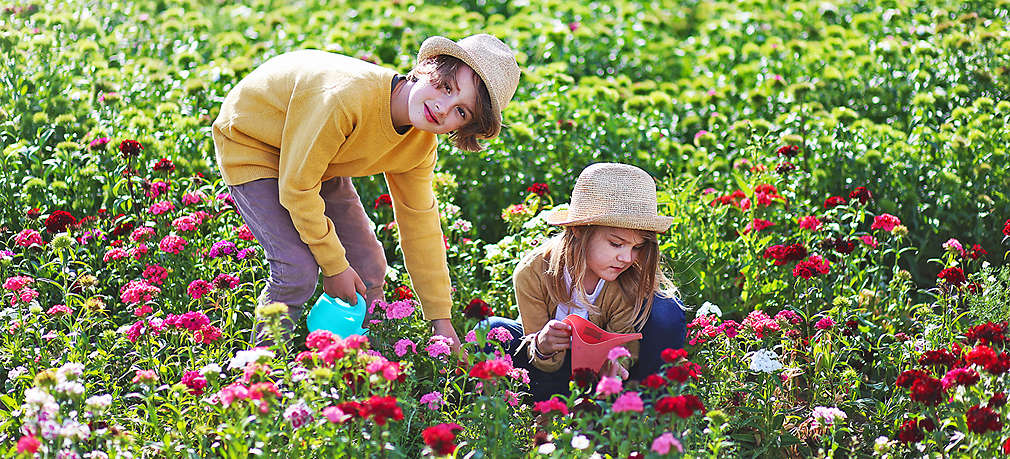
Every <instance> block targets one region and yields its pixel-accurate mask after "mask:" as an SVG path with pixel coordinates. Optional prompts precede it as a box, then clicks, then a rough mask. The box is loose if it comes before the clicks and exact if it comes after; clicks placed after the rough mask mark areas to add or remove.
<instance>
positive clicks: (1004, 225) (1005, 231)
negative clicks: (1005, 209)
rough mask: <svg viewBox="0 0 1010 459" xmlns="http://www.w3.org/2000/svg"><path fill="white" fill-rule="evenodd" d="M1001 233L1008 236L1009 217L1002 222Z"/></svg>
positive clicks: (1009, 231)
mask: <svg viewBox="0 0 1010 459" xmlns="http://www.w3.org/2000/svg"><path fill="white" fill-rule="evenodd" d="M1003 235H1004V236H1010V218H1008V219H1007V220H1006V223H1004V224H1003Z"/></svg>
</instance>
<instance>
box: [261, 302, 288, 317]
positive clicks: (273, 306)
mask: <svg viewBox="0 0 1010 459" xmlns="http://www.w3.org/2000/svg"><path fill="white" fill-rule="evenodd" d="M287 312H288V305H286V304H284V303H278V302H273V303H270V304H261V305H258V306H256V316H257V317H264V318H269V317H274V316H279V315H281V314H287Z"/></svg>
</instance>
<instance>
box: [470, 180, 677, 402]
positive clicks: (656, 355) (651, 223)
mask: <svg viewBox="0 0 1010 459" xmlns="http://www.w3.org/2000/svg"><path fill="white" fill-rule="evenodd" d="M546 220H547V222H548V223H550V224H552V225H558V226H562V227H564V230H563V231H562V232H561V233H560V234H558V235H556V236H555V237H553V238H552V239H550V240H549V241H547V242H545V243H544V244H543V245H541V246H540V247H538V248H536V249H533V250H532V251H531V252H530V253H527V254H526V255H525V256H524V257H523V259H522V261H520V262H519V265H518V266H517V267H516V270H515V272H514V274H513V282H514V284H515V290H516V301H517V303H518V305H519V321H518V322H517V321H514V320H509V319H503V318H500V317H494V318H491V319H489V323H488V324H487V325H488V326H490V327H498V326H501V327H505V328H506V329H508V330H509V331H510V332H512V335H513V338H514V339H513V340H512V342H511V343H510V344H509V348H510V349H509V351H510V352H512V353H516V352H520V351H522V349H523V348H525V352H526V354H525V355H523V357H521V358H519V359H518V360H519V364H520V365H521V366H524V367H526V368H528V369H529V370H530V392H531V395H532V398H533V399H534V400H536V401H539V400H545V399H547V398H549V397H550V396H551V395H553V394H567V393H568V381H569V375H570V374H571V356H570V355H568V352H567V351H568V349H569V348H570V347H571V327H570V326H569V325H568V324H566V323H564V322H562V320H563V319H564V318H565V317H567V316H568V315H569V314H577V315H580V316H582V317H583V318H586V319H588V320H589V321H591V322H593V323H594V324H596V325H597V326H599V327H601V328H603V329H605V330H607V331H610V332H616V333H636V332H637V333H642V335H643V336H642V340H641V343H639V342H638V341H632V342H629V343H626V344H625V347H626V348H627V349H628V351H629V352H630V354H631V356H632V361H637V363H635V364H633V365H631V366H630V368H624V367H622V366H620V365H610V364H609V362H608V364H606V365H604V368H603V370H602V371H601V374H603V375H606V376H616V377H621V378H629V377H630V378H631V379H642V378H644V377H645V376H648V375H649V374H652V373H655V372H656V371H658V370H659V367H660V365H661V364H662V359H661V357H660V353H661V352H662V351H663V349H666V348H674V349H679V348H681V347H683V345H684V336H685V332H686V329H685V324H684V311H683V305H682V304H681V303H680V301H679V300H677V299H676V298H674V296H673V293H674V292H675V289H674V287H673V285H672V284H671V282H670V281H669V279H667V277H666V276H665V275H664V274H663V272H662V271H660V270H659V257H660V256H659V248H658V245H657V243H656V233H657V232H663V231H666V230H667V229H669V227H670V224H671V223H672V218H670V217H665V216H660V215H658V214H657V203H656V183H655V182H654V181H653V180H652V177H650V176H649V174H648V173H646V172H645V171H643V170H641V169H639V168H637V167H635V166H630V165H626V164H613V163H599V164H593V165H591V166H589V167H587V168H586V169H585V170H583V171H582V174H580V175H579V178H578V180H577V181H576V182H575V189H574V190H573V191H572V199H571V204H570V206H569V209H568V210H567V211H565V210H560V211H555V212H553V213H551V214H550V215H548V216H547V218H546ZM527 363H529V364H530V365H527ZM530 366H532V368H530Z"/></svg>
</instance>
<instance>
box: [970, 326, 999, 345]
mask: <svg viewBox="0 0 1010 459" xmlns="http://www.w3.org/2000/svg"><path fill="white" fill-rule="evenodd" d="M1006 330H1007V322H1006V321H1003V322H1000V323H993V322H986V323H984V324H982V325H976V326H974V327H971V328H969V329H968V331H966V332H964V337H965V341H967V342H968V344H975V343H976V342H980V343H982V344H985V345H990V344H993V343H1003V342H1005V341H1006V340H1007V339H1006Z"/></svg>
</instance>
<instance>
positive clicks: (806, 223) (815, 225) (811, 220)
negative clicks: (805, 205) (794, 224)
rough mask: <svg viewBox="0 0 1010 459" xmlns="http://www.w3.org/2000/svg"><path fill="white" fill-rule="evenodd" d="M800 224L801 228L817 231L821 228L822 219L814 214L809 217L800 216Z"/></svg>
mask: <svg viewBox="0 0 1010 459" xmlns="http://www.w3.org/2000/svg"><path fill="white" fill-rule="evenodd" d="M799 224H800V228H803V229H805V230H809V231H817V230H819V229H821V220H820V219H818V218H817V217H815V216H813V215H811V216H807V217H800V219H799Z"/></svg>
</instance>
